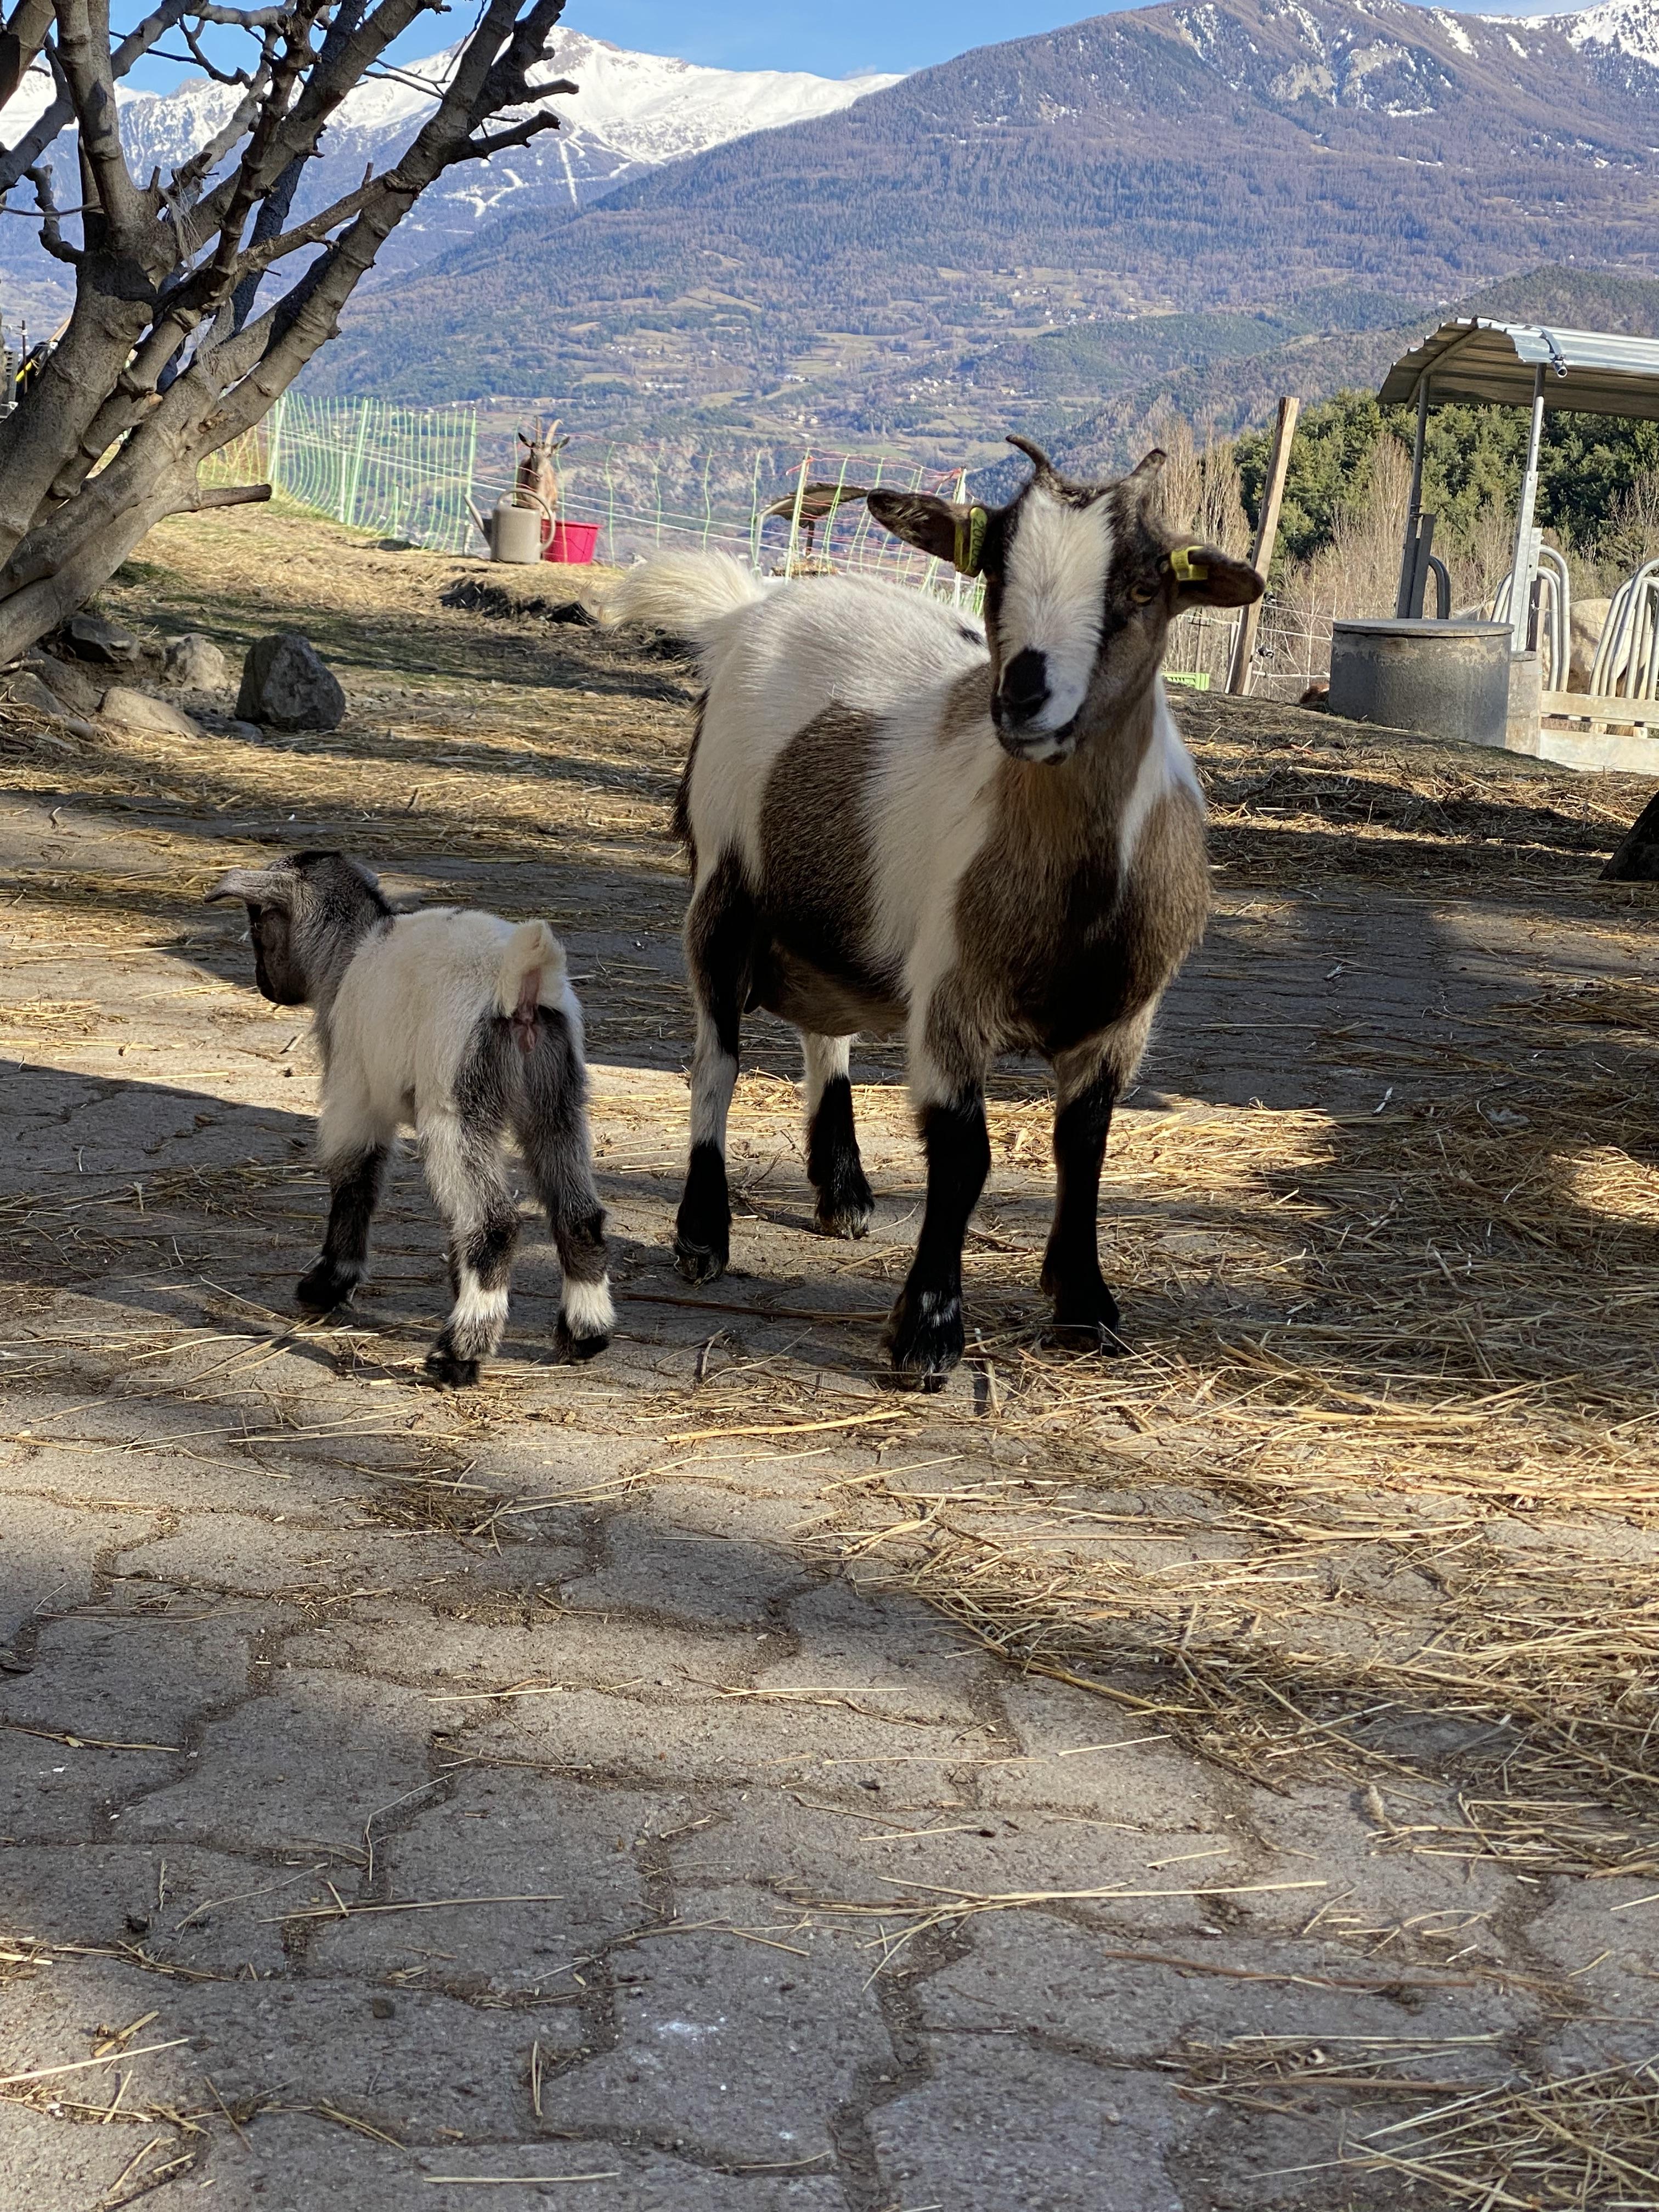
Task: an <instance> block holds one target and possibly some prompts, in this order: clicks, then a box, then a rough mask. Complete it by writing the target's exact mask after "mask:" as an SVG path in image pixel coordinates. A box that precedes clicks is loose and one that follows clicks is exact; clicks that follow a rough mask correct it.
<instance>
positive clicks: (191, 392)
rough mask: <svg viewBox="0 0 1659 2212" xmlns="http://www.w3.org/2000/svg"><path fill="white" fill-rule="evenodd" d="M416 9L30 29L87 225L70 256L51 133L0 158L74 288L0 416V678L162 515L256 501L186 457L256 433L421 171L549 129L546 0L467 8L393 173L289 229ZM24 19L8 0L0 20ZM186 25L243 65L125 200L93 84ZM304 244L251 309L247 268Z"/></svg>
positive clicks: (397, 218)
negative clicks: (75, 170) (357, 89)
mask: <svg viewBox="0 0 1659 2212" xmlns="http://www.w3.org/2000/svg"><path fill="white" fill-rule="evenodd" d="M437 4H438V0H289V5H288V6H287V7H285V8H282V9H276V8H259V9H253V8H250V9H235V8H229V7H225V6H222V5H220V4H219V0H161V5H160V6H158V7H157V8H156V9H155V11H154V12H153V13H152V14H151V15H149V16H148V17H146V18H145V20H144V21H143V23H142V24H141V25H140V26H139V27H137V30H136V31H134V32H132V33H129V35H128V37H127V38H126V39H125V40H123V41H122V42H121V43H120V44H119V45H118V46H115V47H114V48H113V49H112V47H111V43H110V39H109V18H108V9H109V0H55V9H56V18H57V22H58V37H57V42H56V50H54V46H53V44H52V40H50V38H49V37H47V36H46V33H41V34H40V35H41V37H42V40H43V41H44V43H43V46H42V48H41V51H44V52H46V55H47V56H48V58H49V60H50V61H51V64H52V67H53V68H54V70H57V71H58V79H59V86H60V90H61V91H62V92H63V93H64V94H65V95H66V98H65V100H64V102H62V103H58V104H61V105H63V106H65V107H66V108H67V109H68V110H70V111H71V112H72V115H73V118H74V120H75V121H76V123H77V124H78V125H79V130H80V138H81V148H82V181H83V189H82V194H81V197H82V200H83V201H84V202H86V203H87V205H86V207H85V209H84V210H82V219H83V222H84V224H85V229H84V233H83V242H82V246H80V247H79V248H78V249H77V248H76V247H74V246H69V245H67V244H66V243H65V242H64V240H63V238H62V210H58V208H57V206H56V205H55V204H54V202H53V196H52V183H51V179H50V178H49V176H47V174H46V172H45V170H44V167H40V158H39V157H40V153H41V152H42V151H43V150H44V146H45V145H46V144H47V143H50V140H51V137H52V136H53V135H55V130H56V128H57V127H58V125H54V126H53V128H52V130H49V131H47V133H46V137H45V139H44V140H42V142H41V143H40V145H39V146H37V147H35V148H34V150H33V155H31V157H30V158H29V159H28V160H27V161H23V162H22V164H21V167H19V166H16V165H17V156H18V152H19V151H20V150H21V149H14V150H13V151H12V152H11V153H10V154H9V155H3V156H0V181H4V180H6V179H7V172H8V170H9V171H10V180H12V181H15V178H16V177H18V176H21V175H24V174H27V173H28V172H29V170H31V169H33V168H37V167H39V168H40V175H39V177H32V178H31V179H30V180H31V182H32V183H33V184H34V185H35V197H36V203H37V209H38V220H39V221H40V224H41V226H42V234H43V242H44V243H46V246H47V247H48V250H49V251H53V252H57V253H58V258H60V259H63V260H65V261H72V262H73V265H74V268H75V277H76V307H75V310H74V313H73V314H72V315H71V317H70V322H69V325H68V327H67V330H66V331H65V333H64V337H63V340H62V342H61V343H59V344H58V347H57V348H56V349H54V350H53V352H52V354H51V355H50V356H49V357H48V359H47V361H46V363H45V364H44V366H43V368H42V371H41V374H40V375H39V376H38V377H37V378H36V379H35V380H33V382H32V384H31V385H30V386H29V389H28V391H27V393H26V394H25V395H24V398H23V402H22V404H21V405H20V406H19V407H18V408H17V409H15V410H14V411H13V413H12V414H11V415H10V416H8V417H6V418H5V419H4V420H0V665H3V663H4V662H5V661H6V660H7V659H9V658H10V657H11V656H12V655H13V654H14V653H15V652H16V651H18V650H19V649H20V648H21V646H23V645H27V644H28V643H30V642H32V641H33V639H34V638H36V637H38V636H40V635H41V634H42V632H43V631H44V630H45V629H47V628H49V627H50V626H51V625H52V623H53V622H55V621H57V620H59V619H61V618H62V617H63V616H64V614H65V613H67V612H70V611H72V610H73V608H74V607H75V606H76V605H79V604H81V603H82V601H83V599H84V598H85V597H86V595H87V594H88V593H89V592H91V591H94V590H95V589H96V588H97V587H98V586H99V585H100V583H102V582H103V581H105V580H106V579H107V577H108V576H109V575H110V574H112V571H113V569H114V568H115V566H116V565H118V562H120V561H121V560H122V559H123V558H125V555H126V553H128V552H129V551H131V549H132V547H133V546H134V545H135V544H137V542H138V540H139V539H140V538H142V537H143V533H144V532H145V531H147V530H148V529H149V527H150V526H152V525H153V524H154V523H155V521H157V520H160V519H161V517H162V516H163V515H165V514H169V513H179V512H180V511H182V510H184V509H185V508H189V507H196V506H200V505H203V504H210V505H229V504H240V503H242V502H243V501H246V500H250V499H253V498H257V497H258V496H260V495H261V488H260V487H258V486H237V487H234V488H233V489H231V490H230V491H228V492H225V493H210V494H204V493H202V492H201V491H200V490H199V489H198V488H197V465H198V464H199V463H200V461H201V460H202V459H203V458H204V456H205V455H206V454H208V453H211V452H212V451H214V450H215V449H216V447H220V446H222V445H223V444H225V443H226V442H227V441H228V440H229V439H231V438H233V437H234V436H235V435H237V434H238V433H239V432H240V431H243V430H246V429H247V428H251V427H252V425H253V424H255V423H257V422H258V421H259V419H260V417H261V416H263V415H264V413H265V411H266V410H267V409H268V408H269V407H270V404H271V402H272V401H273V400H274V399H275V398H277V397H278V395H279V394H280V393H281V392H283V391H284V390H286V389H287V387H288V386H289V384H290V383H291V382H292V381H293V380H294V378H295V376H296V375H297V374H298V373H299V372H300V370H301V368H304V366H305V364H306V363H307V362H308V361H309V360H311V358H312V357H313V355H314V354H315V353H316V352H317V350H318V349H319V347H320V346H322V345H324V344H325V343H327V341H328V340H329V339H330V338H331V337H332V336H333V335H334V334H335V332H336V331H337V329H338V327H339V317H340V313H341V310H342V309H343V307H344V306H345V303H346V301H348V300H349V298H350V296H351V294H352V291H353V289H355V287H356V284H357V283H359V281H360V280H361V278H362V275H363V273H364V271H365V270H368V269H369V268H371V267H372V266H373V265H374V258H375V256H376V254H377V253H378V252H379V251H380V247H381V246H382V244H383V243H384V242H385V240H386V237H387V236H388V235H389V234H390V233H391V232H392V230H394V229H395V228H396V227H397V225H398V222H401V221H402V219H403V217H404V216H405V215H406V214H407V213H408V211H409V210H410V207H411V206H412V205H413V204H414V203H415V202H416V199H417V198H418V197H419V196H420V194H421V193H422V191H425V190H426V188H427V187H428V185H430V184H432V182H433V181H434V180H435V179H436V178H438V177H439V176H441V174H442V173H444V171H445V170H446V169H448V168H450V167H453V166H455V165H456V164H458V163H463V162H469V161H477V160H480V159H485V158H488V156H489V155H490V154H492V153H495V152H499V151H501V150H502V149H505V148H507V147H509V146H520V145H523V144H525V143H526V142H527V141H528V140H529V139H531V138H532V137H535V136H537V135H538V133H539V132H541V131H549V130H554V129H556V128H557V118H556V116H555V115H554V114H552V113H551V112H550V110H549V109H548V107H547V105H546V102H547V99H548V95H549V94H566V93H568V92H571V91H574V86H572V85H571V84H569V83H568V81H567V80H564V79H559V80H557V81H553V80H552V78H551V72H549V79H550V81H549V82H546V83H543V84H536V85H532V82H531V81H530V80H531V76H532V72H533V71H534V70H537V69H538V68H539V67H541V66H542V65H543V64H544V56H545V54H546V50H547V46H548V42H549V40H550V37H551V34H552V33H553V31H554V28H555V27H556V24H557V23H558V21H559V19H560V15H561V14H562V5H563V0H483V4H482V5H481V6H480V7H479V9H478V12H477V15H476V17H475V20H474V21H473V23H472V26H471V30H470V31H469V32H468V33H467V34H466V35H465V38H464V39H463V40H461V41H460V42H459V46H458V49H457V52H456V55H455V59H454V63H453V67H452V69H451V70H450V71H449V73H448V77H447V82H444V83H442V84H441V85H438V84H435V85H427V86H423V89H424V90H426V91H428V92H429V94H430V95H431V98H432V102H433V105H432V108H431V111H430V112H429V113H428V115H427V116H426V118H425V119H424V121H423V122H422V124H421V125H420V127H419V128H418V129H417V130H416V131H415V132H414V135H413V137H411V139H410V143H408V144H407V145H406V146H405V148H404V151H403V152H402V154H401V155H398V159H397V160H396V161H394V162H393V164H392V167H390V168H389V169H387V170H386V171H385V172H384V173H382V174H381V175H380V176H378V177H376V176H373V175H366V176H365V178H364V179H363V182H362V184H361V185H359V186H358V187H357V188H356V191H351V192H348V193H345V194H343V196H342V197H339V198H338V199H337V200H336V201H334V203H333V204H331V206H329V207H326V208H324V209H322V210H319V211H318V212H317V213H316V214H314V215H312V216H307V217H306V218H305V219H304V220H303V221H301V222H289V210H290V208H291V207H292V205H293V203H294V199H295V193H296V191H297V189H298V186H299V184H300V181H301V177H302V175H303V173H304V171H305V165H306V163H307V161H310V160H312V159H313V158H314V157H315V155H316V153H317V150H318V147H319V141H320V139H321V137H322V133H323V131H324V130H325V127H326V126H327V125H328V123H329V122H330V120H331V118H332V117H333V116H335V115H336V114H337V112H338V110H339V107H340V104H341V102H342V101H343V100H344V99H345V98H346V96H347V95H348V94H349V92H350V91H351V90H352V88H353V87H354V86H356V85H357V84H359V83H361V82H362V81H363V79H364V77H365V76H366V75H368V73H369V72H371V71H379V70H381V69H382V67H383V66H384V56H385V54H386V51H387V49H388V48H389V47H390V46H391V44H392V40H394V39H396V38H398V36H400V35H401V34H402V33H403V32H404V31H405V30H406V29H407V28H408V27H409V26H410V24H411V23H413V22H414V21H416V20H417V19H418V18H419V17H420V16H421V15H422V14H423V13H433V12H436V9H437ZM3 5H4V0H0V6H3ZM35 5H38V0H13V17H12V21H14V22H15V21H17V20H18V19H19V17H20V15H21V12H22V10H23V9H25V8H26V7H30V6H35ZM28 20H29V21H33V18H29V19H28ZM207 24H213V25H215V26H223V25H233V26H234V27H237V28H239V29H240V30H241V31H243V32H244V33H246V35H247V37H248V39H249V40H252V44H253V47H254V48H255V49H257V58H255V57H254V54H253V53H252V52H251V53H250V54H249V56H248V58H247V59H246V64H245V66H241V67H238V68H236V69H234V70H233V69H231V68H229V67H228V66H225V65H221V66H219V67H217V68H216V70H214V71H213V72H212V73H213V74H214V75H215V76H216V77H217V79H218V81H219V82H223V83H230V84H234V85H239V86H240V88H241V96H240V98H239V99H238V100H236V102H235V107H234V113H233V114H232V115H231V116H230V117H229V118H228V119H227V121H226V122H225V123H224V125H222V127H221V129H220V130H219V131H216V133H215V134H214V136H213V137H212V139H211V140H210V142H209V143H207V144H206V145H204V147H203V148H201V149H199V150H198V152H197V154H195V155H192V156H191V159H190V160H189V161H185V162H183V163H181V164H180V165H179V168H178V170H177V171H176V173H174V175H173V178H172V179H171V180H170V182H166V183H164V182H163V180H162V179H161V177H160V176H159V175H158V176H156V177H154V178H152V179H150V180H149V183H148V184H146V185H142V186H141V185H138V184H137V183H136V182H135V181H134V179H132V177H131V175H130V173H128V171H127V167H126V164H125V157H124V156H123V155H122V154H121V151H120V144H119V137H118V132H117V131H115V129H114V85H115V82H116V81H117V80H118V77H119V76H121V75H122V74H123V73H124V71H125V70H126V69H128V68H130V67H131V63H132V61H133V60H134V59H136V58H137V54H138V52H148V51H151V50H153V49H154V47H155V44H156V42H157V40H160V39H161V37H162V36H164V35H165V33H167V31H168V30H169V29H171V28H172V27H174V26H176V25H182V26H183V27H184V35H185V43H186V45H187V46H190V48H191V51H192V52H194V51H196V49H197V48H198V47H200V46H202V45H203V37H202V33H203V27H204V25H207ZM319 29H320V30H321V32H322V36H321V39H320V40H318V38H317V33H318V32H319ZM31 35H33V33H31ZM58 104H55V105H58ZM43 120H44V118H43ZM60 120H61V118H60ZM33 136H34V134H33V133H31V134H30V137H31V139H33ZM227 161H228V162H229V163H230V167H228V171H227V173H224V174H222V175H217V174H216V171H217V170H218V169H219V168H220V167H221V166H222V164H224V163H226V162H227ZM310 246H317V247H319V251H318V252H316V253H315V254H314V255H313V256H312V257H311V258H309V259H308V260H307V262H306V264H305V265H304V266H303V267H296V268H295V270H294V272H293V273H292V274H291V275H287V276H285V289H283V292H282V295H281V296H280V297H278V298H277V299H276V301H274V302H273V303H272V304H271V305H270V307H267V308H266V309H265V310H264V312H263V313H258V314H256V313H254V301H255V295H256V294H257V293H258V289H259V286H260V284H261V282H262V281H268V279H267V272H268V271H269V270H271V268H272V267H273V266H274V264H278V263H281V262H284V261H287V260H289V258H290V257H293V256H295V255H298V254H301V253H302V252H303V250H304V249H305V248H307V247H310Z"/></svg>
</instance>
